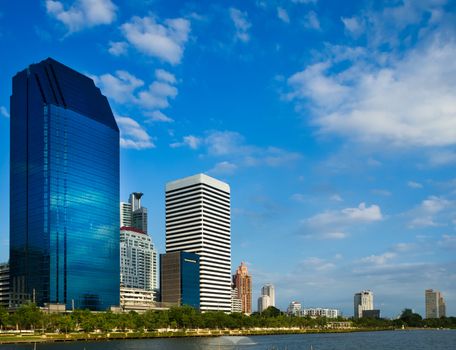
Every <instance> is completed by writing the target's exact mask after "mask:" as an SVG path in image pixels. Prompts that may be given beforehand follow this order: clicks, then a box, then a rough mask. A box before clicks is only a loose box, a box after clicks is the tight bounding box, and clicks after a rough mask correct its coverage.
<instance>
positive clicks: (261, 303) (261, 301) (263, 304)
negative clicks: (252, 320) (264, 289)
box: [258, 295, 272, 313]
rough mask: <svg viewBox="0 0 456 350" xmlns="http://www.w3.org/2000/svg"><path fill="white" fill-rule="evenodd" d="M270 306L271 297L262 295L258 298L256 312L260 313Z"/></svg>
mask: <svg viewBox="0 0 456 350" xmlns="http://www.w3.org/2000/svg"><path fill="white" fill-rule="evenodd" d="M270 306H272V304H271V297H270V296H269V295H262V296H260V297H259V298H258V312H259V313H262V312H263V311H264V310H266V309H267V308H268V307H270Z"/></svg>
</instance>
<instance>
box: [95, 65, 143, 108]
mask: <svg viewBox="0 0 456 350" xmlns="http://www.w3.org/2000/svg"><path fill="white" fill-rule="evenodd" d="M94 80H95V83H96V84H97V85H99V87H100V89H101V90H102V91H103V93H104V94H105V95H106V96H108V97H109V98H112V99H113V100H114V101H116V102H118V103H125V102H134V101H135V100H136V97H135V96H134V91H135V90H136V89H137V88H139V87H141V86H143V85H144V81H142V80H141V79H138V78H136V77H135V76H134V75H132V74H130V73H128V72H127V71H124V70H118V71H116V72H115V75H112V74H109V73H108V74H103V75H100V76H99V77H94Z"/></svg>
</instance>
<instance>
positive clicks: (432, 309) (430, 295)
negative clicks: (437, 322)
mask: <svg viewBox="0 0 456 350" xmlns="http://www.w3.org/2000/svg"><path fill="white" fill-rule="evenodd" d="M424 296H425V303H426V318H440V317H445V316H446V306H445V300H444V299H443V295H442V293H440V292H439V291H438V290H433V289H426V291H425V292H424Z"/></svg>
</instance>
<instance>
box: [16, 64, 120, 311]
mask: <svg viewBox="0 0 456 350" xmlns="http://www.w3.org/2000/svg"><path fill="white" fill-rule="evenodd" d="M10 112H11V129H10V132H11V134H10V140H11V141H10V142H11V145H10V147H11V148H10V152H11V154H10V157H11V158H10V166H11V173H10V276H11V277H10V282H11V301H12V304H13V305H18V304H20V303H21V302H23V301H25V300H32V301H35V302H36V303H37V304H38V305H43V304H44V303H63V304H66V307H67V308H72V307H73V306H74V307H75V308H88V309H92V310H104V309H107V308H109V307H110V306H115V305H119V283H120V281H119V280H120V274H119V129H118V127H117V124H116V121H115V119H114V116H113V114H112V111H111V108H110V106H109V103H108V100H107V99H106V97H105V96H103V95H102V94H101V92H100V90H99V89H98V88H97V87H96V86H95V84H94V82H93V80H92V79H90V78H88V77H86V76H84V75H82V74H80V73H78V72H76V71H74V70H72V69H71V68H69V67H67V66H65V65H63V64H61V63H59V62H57V61H55V60H53V59H51V58H48V59H46V60H44V61H42V62H40V63H37V64H32V65H31V66H29V67H28V68H26V69H25V70H23V71H21V72H19V73H17V74H16V75H15V76H14V78H13V93H12V96H11V109H10Z"/></svg>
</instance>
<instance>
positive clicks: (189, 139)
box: [170, 135, 203, 149]
mask: <svg viewBox="0 0 456 350" xmlns="http://www.w3.org/2000/svg"><path fill="white" fill-rule="evenodd" d="M202 143H203V140H202V139H201V138H199V137H196V136H193V135H188V136H184V137H183V138H182V142H175V143H172V144H171V145H170V147H171V148H178V147H183V146H187V147H189V148H191V149H198V148H199V147H200V145H201V144H202Z"/></svg>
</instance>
